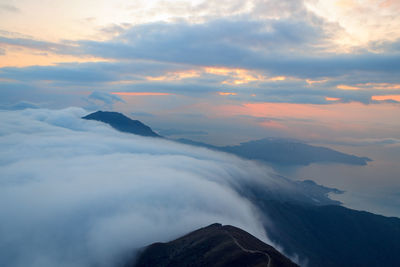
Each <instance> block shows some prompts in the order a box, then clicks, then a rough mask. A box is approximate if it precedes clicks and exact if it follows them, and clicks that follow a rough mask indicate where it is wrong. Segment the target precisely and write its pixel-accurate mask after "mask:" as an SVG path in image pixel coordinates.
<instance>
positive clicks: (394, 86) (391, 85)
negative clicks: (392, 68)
mask: <svg viewBox="0 0 400 267" xmlns="http://www.w3.org/2000/svg"><path fill="white" fill-rule="evenodd" d="M357 85H359V86H369V87H372V89H376V90H397V89H400V84H398V83H364V84H357Z"/></svg>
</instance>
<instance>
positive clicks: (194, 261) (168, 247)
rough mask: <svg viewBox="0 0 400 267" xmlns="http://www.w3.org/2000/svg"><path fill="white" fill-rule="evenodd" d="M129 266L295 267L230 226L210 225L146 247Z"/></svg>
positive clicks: (266, 246)
mask: <svg viewBox="0 0 400 267" xmlns="http://www.w3.org/2000/svg"><path fill="white" fill-rule="evenodd" d="M128 266H132V267H133V266H135V267H144V266H153V267H161V266H163V267H167V266H171V267H172V266H180V267H181V266H192V267H196V266H198V267H200V266H219V267H224V266H226V267H228V266H229V267H231V266H248V267H253V266H254V267H256V266H260V267H261V266H270V267H274V266H275V267H278V266H279V267H295V266H298V265H296V264H295V263H293V262H292V261H291V260H289V259H288V258H286V257H285V256H283V255H282V254H281V253H279V252H278V251H277V250H276V249H274V248H273V247H271V246H270V245H267V244H265V243H264V242H262V241H260V240H259V239H257V238H256V237H254V236H252V235H250V234H249V233H247V232H245V231H243V230H241V229H239V228H236V227H233V226H230V225H225V226H222V225H221V224H212V225H210V226H208V227H204V228H201V229H199V230H196V231H194V232H191V233H189V234H187V235H185V236H183V237H181V238H178V239H176V240H174V241H171V242H168V243H154V244H152V245H150V246H148V247H147V248H145V249H144V250H143V251H142V252H141V253H140V254H139V255H138V258H137V259H136V261H131V262H130V263H129V264H127V265H126V267H128Z"/></svg>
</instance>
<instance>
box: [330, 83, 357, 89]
mask: <svg viewBox="0 0 400 267" xmlns="http://www.w3.org/2000/svg"><path fill="white" fill-rule="evenodd" d="M336 87H337V88H338V89H342V90H360V87H356V86H350V85H345V84H340V85H338V86H336Z"/></svg>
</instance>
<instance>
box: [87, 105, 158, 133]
mask: <svg viewBox="0 0 400 267" xmlns="http://www.w3.org/2000/svg"><path fill="white" fill-rule="evenodd" d="M82 119H86V120H95V121H101V122H104V123H107V124H109V125H111V126H112V127H113V128H115V129H116V130H118V131H121V132H126V133H133V134H137V135H142V136H153V137H161V136H160V135H158V134H156V133H155V132H153V130H152V129H151V128H150V127H149V126H147V125H145V124H143V123H142V122H140V121H138V120H132V119H130V118H128V117H126V116H125V115H123V114H121V113H118V112H112V111H96V112H94V113H91V114H89V115H87V116H85V117H82Z"/></svg>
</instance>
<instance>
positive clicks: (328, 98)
mask: <svg viewBox="0 0 400 267" xmlns="http://www.w3.org/2000/svg"><path fill="white" fill-rule="evenodd" d="M325 100H326V101H339V100H340V98H338V97H325Z"/></svg>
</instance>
